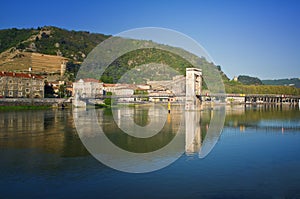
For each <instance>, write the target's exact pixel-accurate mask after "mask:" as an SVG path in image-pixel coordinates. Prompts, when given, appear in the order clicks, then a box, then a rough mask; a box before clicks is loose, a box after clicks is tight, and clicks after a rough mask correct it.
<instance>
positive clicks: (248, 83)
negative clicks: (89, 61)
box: [0, 26, 300, 95]
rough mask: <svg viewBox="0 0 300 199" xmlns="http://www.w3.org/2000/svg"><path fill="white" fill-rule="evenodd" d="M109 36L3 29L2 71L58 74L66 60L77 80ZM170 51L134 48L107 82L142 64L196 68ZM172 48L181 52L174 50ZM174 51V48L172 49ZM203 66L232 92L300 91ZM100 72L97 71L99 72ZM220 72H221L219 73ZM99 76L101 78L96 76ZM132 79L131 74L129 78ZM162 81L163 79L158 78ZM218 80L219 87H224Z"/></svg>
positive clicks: (278, 82)
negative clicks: (84, 64)
mask: <svg viewBox="0 0 300 199" xmlns="http://www.w3.org/2000/svg"><path fill="white" fill-rule="evenodd" d="M109 37H110V36H109V35H104V34H99V33H89V32H87V31H73V30H71V31H70V30H65V29H62V28H58V27H53V26H45V27H42V28H37V29H33V28H31V29H16V28H12V29H6V30H0V71H1V70H2V71H25V70H26V71H28V68H29V67H32V72H34V73H35V72H38V73H39V72H46V73H47V72H49V73H58V72H59V71H60V67H61V64H62V63H66V69H67V71H66V73H65V76H64V77H63V78H64V79H66V80H70V81H74V79H75V77H76V74H77V71H78V69H79V68H80V65H81V63H82V62H83V60H84V59H85V58H86V56H87V55H88V54H89V53H90V52H91V50H92V49H94V48H95V47H96V46H97V45H98V44H99V43H100V42H102V41H104V40H105V39H107V38H109ZM133 43H144V44H145V46H146V44H147V45H151V44H152V43H151V41H134V42H133ZM164 47H166V48H163V49H166V50H159V49H155V48H144V49H140V50H137V51H132V52H129V53H127V54H124V55H123V56H121V57H119V58H118V59H117V60H115V61H114V62H113V63H111V65H110V66H109V67H108V68H107V69H106V70H105V71H104V73H103V76H102V77H101V80H102V81H103V82H106V83H115V82H117V81H118V79H119V78H120V77H121V76H122V74H124V73H125V72H126V71H128V70H130V69H132V68H134V67H136V66H138V65H145V66H147V64H149V63H160V64H165V65H168V66H171V67H172V68H173V69H174V70H176V71H177V72H179V73H180V74H182V75H185V68H187V67H193V65H192V64H191V63H189V62H188V61H187V60H185V59H183V58H182V57H181V56H183V57H186V58H187V57H190V58H191V57H193V56H194V55H192V54H190V53H187V52H186V51H184V50H183V49H180V48H175V47H171V46H164ZM170 49H173V50H175V51H176V53H177V54H179V55H181V56H178V55H177V54H174V53H171V51H170ZM172 52H174V51H172ZM200 65H201V66H202V67H203V68H206V69H211V68H213V70H212V71H220V73H221V78H222V79H223V82H224V84H225V88H226V92H228V93H264V94H268V93H278V94H295V95H296V94H297V95H299V94H300V89H296V88H294V87H291V86H290V87H288V88H287V87H286V86H268V85H290V84H295V86H297V87H300V84H299V81H300V80H299V79H289V80H264V81H262V83H264V84H268V85H260V84H261V81H260V80H259V79H258V78H255V77H249V76H246V75H243V76H239V78H238V80H239V81H238V82H234V81H230V80H229V79H228V77H227V76H226V74H224V73H223V72H222V70H221V66H216V65H215V64H214V63H210V62H208V61H207V60H205V58H200ZM203 71H206V72H204V73H203V75H204V76H205V77H206V78H205V79H206V80H207V79H210V78H215V77H216V76H215V75H216V73H214V72H213V73H211V72H207V71H208V70H203ZM147 73H148V74H150V75H149V77H150V76H151V77H150V78H156V77H157V74H158V73H162V72H160V71H154V72H153V74H151V73H149V71H148V72H147ZM96 74H97V73H94V75H96ZM218 74H219V73H218ZM58 78H60V76H58ZM95 78H100V77H97V76H95ZM129 78H131V77H129ZM145 80H146V78H142V79H134V78H132V79H131V81H132V82H136V83H137V82H145ZM158 80H159V79H158ZM206 83H207V82H203V89H204V90H205V89H207V86H206ZM220 84H221V82H219V83H215V85H210V88H211V86H215V87H220V86H219V85H220Z"/></svg>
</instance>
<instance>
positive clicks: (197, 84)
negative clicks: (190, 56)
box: [185, 68, 202, 110]
mask: <svg viewBox="0 0 300 199" xmlns="http://www.w3.org/2000/svg"><path fill="white" fill-rule="evenodd" d="M185 81H186V101H185V110H197V109H199V108H200V100H199V99H198V98H197V97H196V95H200V94H201V84H202V70H201V69H199V68H187V69H186V80H185Z"/></svg>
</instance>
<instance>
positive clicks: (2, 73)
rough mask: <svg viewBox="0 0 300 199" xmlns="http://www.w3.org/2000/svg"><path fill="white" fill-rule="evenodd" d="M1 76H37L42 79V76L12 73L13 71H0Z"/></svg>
mask: <svg viewBox="0 0 300 199" xmlns="http://www.w3.org/2000/svg"><path fill="white" fill-rule="evenodd" d="M0 76H1V77H19V78H37V79H44V78H43V77H42V76H39V75H34V74H27V73H14V72H3V71H2V72H0Z"/></svg>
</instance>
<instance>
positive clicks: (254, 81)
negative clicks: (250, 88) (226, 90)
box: [238, 75, 262, 85]
mask: <svg viewBox="0 0 300 199" xmlns="http://www.w3.org/2000/svg"><path fill="white" fill-rule="evenodd" d="M238 81H239V82H241V83H243V84H246V85H262V82H261V80H260V79H258V78H257V77H250V76H247V75H240V76H238Z"/></svg>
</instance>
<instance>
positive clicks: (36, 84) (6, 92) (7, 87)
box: [0, 72, 44, 98]
mask: <svg viewBox="0 0 300 199" xmlns="http://www.w3.org/2000/svg"><path fill="white" fill-rule="evenodd" d="M0 97H11V98H22V97H26V98H44V80H43V78H42V77H41V76H38V75H32V74H25V73H14V72H0Z"/></svg>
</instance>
